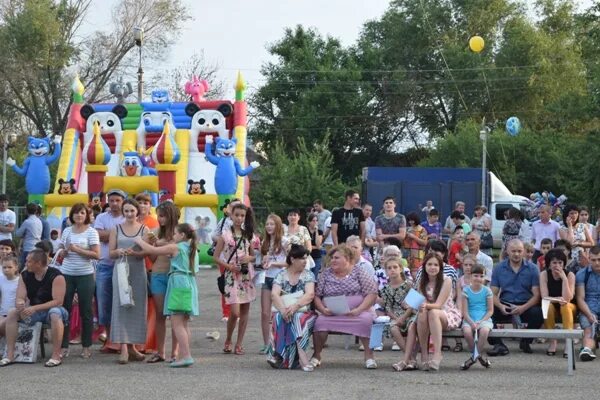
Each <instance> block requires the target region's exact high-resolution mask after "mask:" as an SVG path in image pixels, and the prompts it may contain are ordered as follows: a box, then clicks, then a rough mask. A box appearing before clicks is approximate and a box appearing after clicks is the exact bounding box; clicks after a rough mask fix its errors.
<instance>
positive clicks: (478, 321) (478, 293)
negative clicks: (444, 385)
mask: <svg viewBox="0 0 600 400" xmlns="http://www.w3.org/2000/svg"><path fill="white" fill-rule="evenodd" d="M484 279H485V268H484V267H483V266H482V265H480V264H475V265H474V266H473V268H471V281H470V284H469V286H467V287H465V288H464V289H463V292H462V295H463V300H464V301H463V302H462V308H463V309H462V313H463V325H462V329H463V334H464V336H465V339H466V340H467V343H468V345H469V350H470V351H471V353H472V355H471V357H469V359H468V360H467V361H465V362H464V363H463V364H462V365H461V367H460V369H462V370H463V371H464V370H467V369H469V368H471V366H472V365H473V364H475V362H476V361H479V363H480V364H481V365H483V366H484V367H486V368H489V367H491V365H492V364H491V363H490V361H489V360H488V359H486V358H484V357H483V355H482V354H483V350H484V347H485V343H486V342H487V337H488V335H489V334H490V332H491V330H492V328H493V326H494V324H493V322H492V314H493V313H494V301H493V298H494V295H493V294H492V290H491V289H490V288H489V287H487V286H485V285H484V282H485V281H484ZM474 332H477V333H478V340H477V351H476V352H475V340H474V337H473V334H474Z"/></svg>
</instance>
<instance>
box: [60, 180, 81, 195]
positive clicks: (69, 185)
mask: <svg viewBox="0 0 600 400" xmlns="http://www.w3.org/2000/svg"><path fill="white" fill-rule="evenodd" d="M58 185H59V186H58V194H75V193H77V190H76V189H75V179H69V180H68V181H65V180H64V179H62V178H60V179H59V180H58Z"/></svg>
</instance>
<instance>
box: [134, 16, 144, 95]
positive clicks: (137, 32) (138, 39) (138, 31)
mask: <svg viewBox="0 0 600 400" xmlns="http://www.w3.org/2000/svg"><path fill="white" fill-rule="evenodd" d="M133 40H134V41H135V45H136V46H137V47H138V49H139V62H138V71H137V77H138V87H137V89H138V102H139V103H141V102H142V96H143V92H144V70H143V69H142V45H143V43H144V29H143V28H140V27H138V26H136V27H135V28H133Z"/></svg>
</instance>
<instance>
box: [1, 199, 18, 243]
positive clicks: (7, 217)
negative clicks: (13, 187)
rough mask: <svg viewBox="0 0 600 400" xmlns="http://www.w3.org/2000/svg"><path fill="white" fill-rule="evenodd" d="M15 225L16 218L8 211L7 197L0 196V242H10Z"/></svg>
mask: <svg viewBox="0 0 600 400" xmlns="http://www.w3.org/2000/svg"><path fill="white" fill-rule="evenodd" d="M16 223H17V216H16V215H15V213H14V212H13V211H12V210H9V209H8V196H7V195H6V194H0V240H4V239H10V240H12V238H13V237H12V233H13V231H14V230H15V224H16Z"/></svg>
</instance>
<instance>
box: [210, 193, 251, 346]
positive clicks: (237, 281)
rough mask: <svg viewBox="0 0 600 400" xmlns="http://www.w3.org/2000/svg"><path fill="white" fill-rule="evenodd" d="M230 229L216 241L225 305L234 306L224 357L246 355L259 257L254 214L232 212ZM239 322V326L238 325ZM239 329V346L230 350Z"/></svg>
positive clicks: (246, 210)
mask: <svg viewBox="0 0 600 400" xmlns="http://www.w3.org/2000/svg"><path fill="white" fill-rule="evenodd" d="M230 215H231V220H232V221H233V224H232V225H231V229H230V230H229V229H224V230H223V234H222V235H221V236H220V237H219V239H218V240H217V247H216V248H215V254H214V260H215V263H216V264H217V265H218V266H219V268H223V269H224V270H225V273H224V275H223V280H224V284H223V292H224V293H223V295H224V296H225V302H226V303H227V304H229V305H230V306H231V314H230V318H229V320H228V321H227V338H226V339H225V343H224V345H223V352H224V353H231V352H232V350H233V353H234V354H237V355H243V354H245V353H244V347H243V346H242V342H243V341H244V335H245V334H246V327H247V326H248V314H249V313H250V302H252V301H254V299H255V298H256V288H255V287H254V266H253V264H252V263H254V261H255V259H256V257H255V255H254V250H253V249H252V245H251V243H252V240H253V238H254V220H253V218H252V210H251V209H250V208H248V207H246V206H245V205H243V204H241V203H240V204H236V205H234V206H233V207H232V208H231V214H230ZM238 319H239V325H238ZM236 325H238V334H237V342H236V344H235V348H234V349H232V348H231V338H232V336H233V331H234V330H235V327H236Z"/></svg>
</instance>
